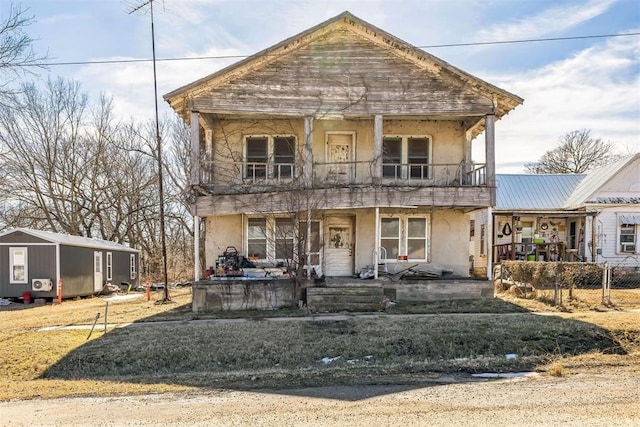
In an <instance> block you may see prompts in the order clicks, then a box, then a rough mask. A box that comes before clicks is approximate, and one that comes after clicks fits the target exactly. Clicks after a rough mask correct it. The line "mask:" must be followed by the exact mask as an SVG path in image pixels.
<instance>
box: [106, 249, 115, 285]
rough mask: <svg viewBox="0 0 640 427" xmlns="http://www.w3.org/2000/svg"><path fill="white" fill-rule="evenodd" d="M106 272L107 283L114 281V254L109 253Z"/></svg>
mask: <svg viewBox="0 0 640 427" xmlns="http://www.w3.org/2000/svg"><path fill="white" fill-rule="evenodd" d="M105 270H107V271H106V273H107V282H110V281H112V280H113V253H112V252H107V261H106V262H105Z"/></svg>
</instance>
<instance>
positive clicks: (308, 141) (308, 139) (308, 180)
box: [302, 117, 313, 188]
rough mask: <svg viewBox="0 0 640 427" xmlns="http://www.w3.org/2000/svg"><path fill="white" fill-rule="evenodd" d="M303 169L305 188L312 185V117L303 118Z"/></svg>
mask: <svg viewBox="0 0 640 427" xmlns="http://www.w3.org/2000/svg"><path fill="white" fill-rule="evenodd" d="M303 153H304V159H303V160H304V169H303V176H302V177H303V182H304V186H305V187H306V188H311V187H312V186H313V117H305V118H304V152H303Z"/></svg>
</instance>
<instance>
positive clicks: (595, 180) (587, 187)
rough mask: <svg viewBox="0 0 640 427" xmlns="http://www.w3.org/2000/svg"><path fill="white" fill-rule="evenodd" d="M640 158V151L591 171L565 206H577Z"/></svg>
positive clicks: (569, 207)
mask: <svg viewBox="0 0 640 427" xmlns="http://www.w3.org/2000/svg"><path fill="white" fill-rule="evenodd" d="M638 160H640V153H637V154H634V155H631V156H627V157H623V158H621V159H620V160H618V161H617V162H613V163H611V164H609V165H606V166H602V167H600V168H597V169H594V170H592V171H590V172H589V173H588V174H587V176H586V177H585V178H584V179H583V180H582V181H581V182H580V184H579V185H578V186H577V187H576V189H575V191H574V192H573V194H571V197H569V198H568V199H567V201H566V202H565V204H564V207H565V208H568V209H571V208H576V207H578V206H580V205H582V204H584V203H586V202H588V201H589V200H590V199H591V197H593V196H594V195H595V194H596V193H597V192H598V190H600V189H601V188H602V187H604V186H605V185H606V184H607V183H608V182H610V181H611V180H612V179H613V178H614V177H615V176H616V175H617V174H618V173H620V172H621V171H622V170H623V169H624V168H626V167H627V165H630V164H631V163H633V162H635V161H638Z"/></svg>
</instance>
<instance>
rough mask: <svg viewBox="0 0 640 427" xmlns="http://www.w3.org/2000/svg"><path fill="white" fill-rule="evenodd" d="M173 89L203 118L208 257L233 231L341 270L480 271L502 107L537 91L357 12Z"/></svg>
mask: <svg viewBox="0 0 640 427" xmlns="http://www.w3.org/2000/svg"><path fill="white" fill-rule="evenodd" d="M164 98H165V100H166V101H167V102H168V103H169V104H170V105H171V107H172V108H173V109H174V110H175V111H176V112H177V113H178V114H179V115H180V117H182V119H183V120H185V121H186V122H187V123H189V124H190V126H191V131H192V132H191V134H192V146H191V150H192V153H191V154H192V163H191V184H192V189H193V198H192V213H193V215H194V218H195V220H196V224H198V222H199V220H200V218H203V219H204V221H205V225H206V226H205V229H206V235H205V251H204V252H205V256H206V265H207V267H212V266H214V265H215V263H216V261H217V260H218V259H219V257H220V255H221V254H223V253H224V252H225V251H226V250H227V247H229V246H233V247H234V248H235V249H237V251H238V252H239V253H241V254H242V255H245V256H246V257H247V258H249V260H250V261H252V262H253V263H255V264H258V265H276V264H282V265H291V266H293V267H294V268H296V267H302V268H301V269H302V270H304V272H306V273H307V274H310V275H313V274H314V273H315V274H317V275H318V276H321V275H326V276H327V277H332V276H333V277H336V276H338V277H339V276H352V275H353V274H354V273H357V272H359V271H361V269H364V268H366V267H372V266H373V265H374V264H376V263H377V264H385V265H386V266H390V264H398V263H404V265H408V264H407V263H409V264H412V265H413V264H431V265H435V266H439V267H441V268H444V269H446V270H450V271H452V272H453V274H454V275H456V276H463V277H468V276H469V261H468V241H467V235H468V224H467V213H468V212H470V211H472V210H476V209H481V208H487V207H489V206H492V205H493V203H494V200H495V182H494V180H495V172H494V157H495V154H494V153H495V134H494V122H495V120H497V119H500V118H502V117H503V116H504V115H505V114H507V113H508V112H509V111H511V110H512V109H514V108H515V107H516V106H518V105H519V104H521V103H522V102H523V100H522V99H521V98H519V97H518V96H516V95H513V94H511V93H509V92H507V91H505V90H503V89H500V88H498V87H496V86H493V85H491V84H489V83H487V82H485V81H483V80H480V79H478V78H476V77H474V76H472V75H470V74H467V73H465V72H464V71H462V70H460V69H458V68H455V67H453V66H452V65H450V64H448V63H446V62H444V61H442V60H440V59H438V58H436V57H434V56H431V55H430V54H428V53H426V52H424V51H423V50H420V49H418V48H416V47H414V46H412V45H410V44H408V43H406V42H404V41H402V40H400V39H398V38H396V37H394V36H392V35H391V34H388V33H386V32H385V31H383V30H381V29H379V28H376V27H375V26H373V25H371V24H369V23H367V22H364V21H362V20H361V19H359V18H357V17H355V16H353V15H351V14H350V13H348V12H345V13H342V14H340V15H338V16H336V17H334V18H332V19H329V20H328V21H326V22H323V23H321V24H319V25H317V26H315V27H313V28H311V29H309V30H307V31H304V32H302V33H300V34H298V35H296V36H293V37H291V38H289V39H287V40H284V41H282V42H280V43H278V44H276V45H275V46H272V47H270V48H268V49H266V50H264V51H262V52H259V53H257V54H255V55H253V56H251V57H248V58H246V59H244V60H242V61H240V62H238V63H236V64H234V65H231V66H229V67H227V68H225V69H223V70H220V71H218V72H216V73H214V74H211V75H209V76H207V77H204V78H202V79H200V80H198V81H195V82H193V83H191V84H188V85H186V86H184V87H182V88H179V89H177V90H175V91H173V92H171V93H168V94H167V95H165V97H164ZM483 131H484V133H485V138H484V144H485V155H486V163H474V162H473V161H472V159H471V152H472V151H471V143H472V140H473V139H474V138H475V137H476V136H478V135H479V134H480V133H482V132H483ZM196 229H198V227H196ZM196 241H198V239H197V238H196ZM196 250H197V248H196ZM232 250H233V249H232ZM391 267H396V268H397V267H398V266H391ZM377 273H378V272H377V269H376V274H377ZM199 274H200V272H199V271H196V277H197V276H198V275H199Z"/></svg>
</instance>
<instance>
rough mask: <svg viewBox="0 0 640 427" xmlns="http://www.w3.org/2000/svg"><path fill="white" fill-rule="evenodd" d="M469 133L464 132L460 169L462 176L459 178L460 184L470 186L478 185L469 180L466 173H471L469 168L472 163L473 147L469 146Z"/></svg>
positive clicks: (470, 137)
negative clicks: (462, 156)
mask: <svg viewBox="0 0 640 427" xmlns="http://www.w3.org/2000/svg"><path fill="white" fill-rule="evenodd" d="M471 139H472V136H471V131H466V132H465V133H464V168H462V171H461V173H462V176H461V177H460V182H461V183H462V184H472V185H478V184H479V183H477V182H474V181H473V178H471V180H470V179H469V176H468V173H469V172H471V171H472V170H473V169H472V166H471V162H472V157H473V155H472V153H473V146H472V144H471Z"/></svg>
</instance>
